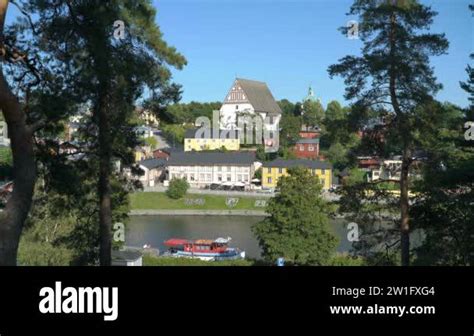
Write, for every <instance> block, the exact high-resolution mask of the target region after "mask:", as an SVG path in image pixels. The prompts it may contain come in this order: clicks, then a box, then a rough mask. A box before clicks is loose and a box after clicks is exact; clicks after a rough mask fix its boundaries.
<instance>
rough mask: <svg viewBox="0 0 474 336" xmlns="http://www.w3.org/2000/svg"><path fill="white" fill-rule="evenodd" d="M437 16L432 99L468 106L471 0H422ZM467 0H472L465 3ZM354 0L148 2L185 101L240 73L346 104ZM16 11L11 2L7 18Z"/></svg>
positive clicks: (295, 95)
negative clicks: (172, 56)
mask: <svg viewBox="0 0 474 336" xmlns="http://www.w3.org/2000/svg"><path fill="white" fill-rule="evenodd" d="M422 2H423V3H424V4H426V5H430V6H432V7H433V9H435V10H436V11H437V12H438V13H439V15H438V16H437V17H436V18H435V22H434V25H433V26H432V29H431V31H432V32H436V33H442V32H444V33H446V36H447V38H448V40H449V42H450V48H449V53H448V55H444V56H441V57H436V58H434V59H433V60H432V65H433V66H434V68H435V73H436V75H437V77H438V80H439V82H441V83H442V84H443V85H444V89H443V90H442V91H441V92H440V93H439V94H438V96H437V98H438V99H439V100H441V101H450V102H453V103H455V104H458V105H460V106H463V107H465V106H467V105H468V100H467V94H466V93H465V92H464V91H463V90H461V88H460V87H459V81H461V80H462V81H464V80H466V77H467V75H466V72H465V68H466V65H467V64H468V63H469V61H470V60H469V54H470V53H472V52H473V50H474V29H473V28H474V27H473V23H474V20H473V17H472V16H471V13H470V12H469V11H468V9H467V6H468V4H469V0H423V1H422ZM471 2H472V1H471ZM351 3H352V0H154V4H155V6H156V8H157V10H158V15H157V23H158V24H159V26H160V28H161V30H162V32H163V34H164V38H165V40H166V41H167V42H168V43H169V44H170V45H173V46H175V47H176V48H177V49H178V50H179V51H180V52H181V53H182V54H183V55H184V56H186V58H187V60H188V65H187V66H186V67H185V68H184V69H183V70H182V71H174V72H173V73H174V81H176V82H177V83H179V84H181V85H182V86H183V90H184V92H183V101H184V102H189V101H192V100H194V101H201V102H206V101H222V100H223V99H224V97H225V95H226V93H227V90H228V89H229V88H230V86H231V84H232V81H233V79H234V78H235V77H236V76H238V77H243V78H248V79H255V80H261V81H265V82H267V83H268V85H269V87H270V89H271V90H272V92H273V94H274V96H275V98H276V99H283V98H287V99H289V100H291V101H293V102H296V101H300V100H301V99H302V98H303V97H304V96H305V95H306V93H307V91H308V87H309V85H312V86H313V89H314V90H315V92H316V95H317V96H318V97H319V98H321V100H322V102H323V104H327V103H328V102H329V101H331V100H334V99H336V100H339V101H341V102H343V103H344V104H347V102H346V101H345V100H344V97H343V95H344V83H343V81H342V80H341V79H340V78H334V79H332V80H331V79H330V78H329V76H328V74H327V68H328V66H329V65H331V64H334V63H336V62H337V60H338V59H340V58H342V57H343V56H345V55H348V54H358V53H359V50H360V48H361V42H360V41H359V40H349V39H347V38H346V37H345V36H343V35H342V34H341V33H340V32H339V31H338V30H337V29H338V28H339V27H340V26H343V25H345V24H346V22H347V21H348V20H351V19H355V18H354V17H350V16H346V15H345V13H347V11H348V10H349V7H350V5H351ZM17 14H18V12H17V11H16V10H14V8H12V11H10V12H9V17H8V18H7V21H10V20H11V19H13V18H14V17H15V16H16V15H17Z"/></svg>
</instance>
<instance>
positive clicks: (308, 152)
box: [293, 139, 319, 159]
mask: <svg viewBox="0 0 474 336" xmlns="http://www.w3.org/2000/svg"><path fill="white" fill-rule="evenodd" d="M293 153H294V154H295V156H296V157H297V158H298V159H317V158H318V157H319V139H300V140H298V141H297V142H296V144H295V146H294V147H293Z"/></svg>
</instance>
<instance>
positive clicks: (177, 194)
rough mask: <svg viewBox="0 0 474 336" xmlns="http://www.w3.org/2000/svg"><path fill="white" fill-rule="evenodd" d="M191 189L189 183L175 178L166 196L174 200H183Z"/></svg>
mask: <svg viewBox="0 0 474 336" xmlns="http://www.w3.org/2000/svg"><path fill="white" fill-rule="evenodd" d="M188 189H189V183H188V181H186V180H185V179H184V178H183V179H178V178H174V179H172V180H171V181H170V185H169V187H168V190H166V195H168V197H170V198H173V199H180V198H183V197H184V196H185V195H186V193H187V192H188Z"/></svg>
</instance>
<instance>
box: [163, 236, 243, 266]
mask: <svg viewBox="0 0 474 336" xmlns="http://www.w3.org/2000/svg"><path fill="white" fill-rule="evenodd" d="M230 240H231V238H230V237H228V238H217V239H216V240H212V239H197V240H188V239H176V238H173V239H168V240H167V241H165V242H164V244H165V246H167V247H168V248H169V249H168V252H166V253H165V255H168V256H172V257H182V258H195V259H201V260H206V261H217V260H235V259H244V258H245V251H241V250H240V249H238V248H233V247H229V242H230Z"/></svg>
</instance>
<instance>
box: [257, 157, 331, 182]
mask: <svg viewBox="0 0 474 336" xmlns="http://www.w3.org/2000/svg"><path fill="white" fill-rule="evenodd" d="M293 167H304V168H306V169H308V170H309V171H310V172H311V173H312V174H313V175H316V176H318V178H319V182H320V183H321V184H322V185H323V189H329V188H331V185H332V165H331V164H330V163H329V162H324V161H313V160H305V159H300V160H283V159H277V160H275V161H272V162H267V163H265V164H264V165H263V167H262V186H263V187H264V188H269V189H274V188H276V186H277V184H278V179H279V178H280V177H281V176H287V175H288V169H289V168H293Z"/></svg>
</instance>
